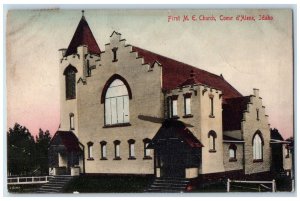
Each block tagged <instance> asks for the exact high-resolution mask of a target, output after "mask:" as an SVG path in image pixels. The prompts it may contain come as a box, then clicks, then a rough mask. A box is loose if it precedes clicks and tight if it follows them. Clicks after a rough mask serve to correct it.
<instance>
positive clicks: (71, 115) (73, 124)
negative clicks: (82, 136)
mask: <svg viewBox="0 0 300 201" xmlns="http://www.w3.org/2000/svg"><path fill="white" fill-rule="evenodd" d="M69 116H70V130H75V122H74V114H73V113H70V114H69Z"/></svg>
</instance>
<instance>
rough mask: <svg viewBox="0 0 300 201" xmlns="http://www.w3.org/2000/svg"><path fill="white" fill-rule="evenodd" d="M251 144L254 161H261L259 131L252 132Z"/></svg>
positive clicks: (261, 141)
mask: <svg viewBox="0 0 300 201" xmlns="http://www.w3.org/2000/svg"><path fill="white" fill-rule="evenodd" d="M252 145H253V160H254V162H258V161H261V160H262V159H263V139H262V136H261V133H260V132H259V131H258V132H256V133H255V134H254V136H253V139H252Z"/></svg>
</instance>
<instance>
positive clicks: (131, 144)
mask: <svg viewBox="0 0 300 201" xmlns="http://www.w3.org/2000/svg"><path fill="white" fill-rule="evenodd" d="M134 143H135V140H133V139H130V140H128V145H129V158H128V159H129V160H134V159H135V152H134Z"/></svg>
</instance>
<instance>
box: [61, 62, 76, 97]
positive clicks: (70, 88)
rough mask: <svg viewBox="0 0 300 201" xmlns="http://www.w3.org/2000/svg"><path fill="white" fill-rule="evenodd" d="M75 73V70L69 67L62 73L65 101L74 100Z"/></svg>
mask: <svg viewBox="0 0 300 201" xmlns="http://www.w3.org/2000/svg"><path fill="white" fill-rule="evenodd" d="M76 73H77V70H76V68H74V67H73V66H71V65H69V66H68V67H67V68H66V69H65V71H64V75H65V81H66V99H67V100H69V99H74V98H76Z"/></svg>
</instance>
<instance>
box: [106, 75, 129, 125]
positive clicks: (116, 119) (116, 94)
mask: <svg viewBox="0 0 300 201" xmlns="http://www.w3.org/2000/svg"><path fill="white" fill-rule="evenodd" d="M104 90H106V93H105V103H104V104H105V125H114V124H123V123H129V99H130V98H131V92H130V91H129V92H128V84H127V83H124V81H123V80H121V79H114V80H113V81H112V82H111V83H110V84H109V85H108V88H107V89H104Z"/></svg>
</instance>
